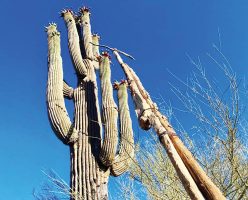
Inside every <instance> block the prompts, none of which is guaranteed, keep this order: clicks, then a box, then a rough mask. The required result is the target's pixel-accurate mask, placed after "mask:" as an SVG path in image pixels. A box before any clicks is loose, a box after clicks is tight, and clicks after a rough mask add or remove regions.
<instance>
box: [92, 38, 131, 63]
mask: <svg viewBox="0 0 248 200" xmlns="http://www.w3.org/2000/svg"><path fill="white" fill-rule="evenodd" d="M90 43H91V44H92V45H95V46H99V47H103V48H106V49H109V50H111V51H117V52H118V53H121V54H123V55H125V56H127V57H128V58H131V59H132V60H135V58H134V57H133V56H131V55H129V54H127V53H125V52H124V51H121V50H118V49H116V48H112V47H109V46H107V45H101V44H94V43H92V42H90Z"/></svg>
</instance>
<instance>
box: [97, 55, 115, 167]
mask: <svg viewBox="0 0 248 200" xmlns="http://www.w3.org/2000/svg"><path fill="white" fill-rule="evenodd" d="M110 76H111V71H110V60H109V55H108V54H107V53H103V55H102V60H101V61H100V79H101V92H102V121H103V126H104V130H105V133H104V140H103V144H102V149H101V152H100V160H101V162H102V163H103V164H104V165H106V166H110V165H111V164H112V162H113V161H114V158H115V153H116V148H117V143H118V129H117V117H118V111H117V106H116V104H115V102H114V98H113V87H112V84H111V81H110Z"/></svg>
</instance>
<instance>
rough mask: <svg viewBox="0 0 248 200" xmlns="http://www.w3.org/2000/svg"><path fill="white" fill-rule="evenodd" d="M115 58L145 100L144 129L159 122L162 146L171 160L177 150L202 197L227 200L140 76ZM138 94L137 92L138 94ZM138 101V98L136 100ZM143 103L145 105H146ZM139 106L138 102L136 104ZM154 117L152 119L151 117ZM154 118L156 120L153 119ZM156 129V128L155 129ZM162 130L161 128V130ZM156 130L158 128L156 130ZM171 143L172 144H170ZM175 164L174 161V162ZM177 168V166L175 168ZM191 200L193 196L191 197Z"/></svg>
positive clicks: (141, 121)
mask: <svg viewBox="0 0 248 200" xmlns="http://www.w3.org/2000/svg"><path fill="white" fill-rule="evenodd" d="M114 54H115V56H116V57H117V60H118V61H119V63H120V65H121V66H122V68H123V70H124V72H125V74H126V77H127V79H128V80H129V81H130V85H131V89H132V90H136V88H137V89H138V92H139V94H140V95H141V97H140V98H139V99H143V101H144V102H145V103H146V107H145V108H144V109H143V111H142V112H141V110H142V109H140V108H139V114H140V115H139V121H140V125H141V127H142V128H144V129H147V128H149V127H150V125H152V126H153V127H154V124H152V121H153V120H154V119H156V120H159V122H160V123H161V125H162V127H163V128H164V129H165V131H164V132H162V134H161V131H160V134H159V131H158V130H159V129H157V131H156V132H157V134H158V135H159V137H160V141H161V143H162V145H163V146H164V147H165V149H166V151H167V153H168V155H169V157H170V159H171V157H172V154H171V155H170V153H171V152H168V149H169V148H175V149H176V152H177V153H178V155H179V157H180V159H181V160H182V161H183V164H184V166H185V167H186V168H187V170H188V172H189V173H190V175H191V177H192V178H193V179H194V182H195V184H196V185H197V187H198V188H199V190H200V191H201V193H202V195H203V196H204V198H205V199H208V200H224V199H226V198H225V197H224V195H223V194H222V192H221V191H220V190H219V188H218V187H217V186H216V185H215V184H214V183H213V182H212V181H211V179H210V178H209V177H208V176H207V174H206V173H205V172H204V170H203V169H202V168H201V167H200V165H199V164H198V163H197V161H196V160H195V158H194V157H193V155H192V154H191V152H190V151H189V150H188V149H187V147H186V146H185V145H184V144H183V142H182V141H181V140H180V138H179V137H178V136H177V135H176V133H175V131H174V129H173V127H172V126H171V125H170V123H169V121H168V120H167V118H166V117H165V116H163V115H162V114H161V113H160V112H159V110H158V108H157V106H156V104H155V103H154V102H153V101H152V100H151V98H150V95H149V93H148V92H147V91H146V90H145V88H144V87H143V85H142V83H141V81H140V80H139V78H138V76H137V75H136V74H135V72H134V71H133V70H132V68H130V67H129V66H128V65H127V64H125V63H124V62H123V61H122V59H121V57H120V55H119V54H118V52H117V51H114ZM132 85H135V87H136V88H134V89H133V88H132ZM136 93H137V92H136ZM136 95H137V94H136ZM136 99H137V98H136ZM145 103H143V105H144V104H145ZM136 104H137V102H136ZM149 112H152V113H153V115H150V116H149V114H147V113H149ZM151 116H152V117H151ZM152 118H154V119H152ZM154 128H155V127H154ZM160 129H161V128H160ZM155 130H156V128H155ZM170 143H171V144H170ZM171 161H172V160H171ZM172 163H173V161H172ZM173 165H174V164H173ZM174 167H175V166H174ZM175 169H176V171H177V173H178V175H179V177H180V179H181V181H182V183H183V185H184V187H185V189H186V191H187V192H188V194H189V195H190V193H192V188H187V186H185V182H184V181H183V180H184V178H181V176H182V175H181V174H180V172H182V171H180V170H183V167H182V166H181V167H180V168H178V169H177V168H176V167H175ZM190 197H191V199H193V198H192V196H191V195H190Z"/></svg>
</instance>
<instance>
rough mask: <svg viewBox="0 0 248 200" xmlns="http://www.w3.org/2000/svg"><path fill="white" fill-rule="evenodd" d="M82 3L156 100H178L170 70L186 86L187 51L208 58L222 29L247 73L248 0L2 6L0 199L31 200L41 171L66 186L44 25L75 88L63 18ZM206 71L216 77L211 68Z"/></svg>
mask: <svg viewBox="0 0 248 200" xmlns="http://www.w3.org/2000/svg"><path fill="white" fill-rule="evenodd" d="M81 5H88V6H90V7H91V9H92V11H91V12H92V26H93V31H94V32H98V33H99V34H100V35H101V36H102V44H107V45H109V46H113V47H118V48H119V49H122V50H125V51H126V52H128V53H130V54H132V55H133V56H134V57H135V58H136V61H135V62H133V61H132V62H130V64H131V65H132V66H133V68H134V69H135V70H136V72H137V73H138V75H140V78H141V80H142V81H143V82H144V85H145V86H146V88H147V89H148V91H150V92H151V95H152V96H155V97H158V96H159V95H160V94H162V95H163V97H164V98H166V99H167V100H170V101H172V102H173V101H174V100H173V99H174V98H175V96H173V94H172V92H171V91H170V89H169V84H168V82H172V83H175V81H174V80H173V77H171V76H170V75H169V74H168V71H167V69H169V70H170V71H172V72H173V73H174V74H176V75H177V76H178V77H180V78H182V79H184V80H185V79H186V78H187V76H188V75H189V74H190V72H191V71H192V66H191V64H190V62H189V60H188V58H187V57H186V53H188V54H190V55H191V56H192V57H197V56H200V57H205V55H206V52H210V51H212V48H211V45H212V43H213V42H215V43H218V28H219V30H220V32H221V41H222V49H223V52H224V53H225V55H226V56H227V57H228V58H229V60H230V62H231V63H232V66H233V69H234V70H235V71H236V72H237V74H239V75H241V76H247V74H248V72H247V66H248V22H247V19H248V14H247V10H248V1H247V0H237V1H233V0H218V1H214V0H209V1H203V0H188V1H179V0H174V1H172V0H170V1H169V0H154V1H148V0H143V1H141V0H136V1H133V0H125V1H116V0H105V1H96V0H91V1H90V0H88V1H65V0H57V1H55V0H54V1H48V0H43V1H31V0H23V1H17V0H12V1H11V0H1V12H0V19H1V32H0V69H1V73H0V91H1V99H0V113H1V115H0V134H1V139H0V158H1V161H0V193H1V195H0V199H9V200H29V199H32V195H31V193H32V190H33V188H35V187H38V186H39V185H40V183H41V182H42V181H43V180H44V175H43V174H42V172H41V170H42V169H54V170H56V171H57V173H58V174H60V176H61V177H63V178H64V179H65V180H69V149H68V148H67V147H66V146H64V145H63V144H62V143H61V142H60V141H59V140H58V139H57V138H56V137H55V135H54V134H53V132H52V130H51V128H50V125H49V122H48V117H47V111H46V104H45V90H46V77H47V57H46V56H47V41H46V33H45V32H44V26H46V25H47V24H48V22H56V23H58V27H59V30H60V31H61V37H62V48H63V51H62V54H63V63H64V72H65V78H66V80H67V81H68V82H70V83H71V84H72V85H75V83H76V81H75V75H74V72H73V68H72V66H71V61H70V59H69V55H68V49H67V41H66V29H65V25H64V22H63V20H62V19H61V18H59V12H60V10H61V9H63V8H68V7H69V8H70V7H72V8H73V9H75V10H77V9H78V8H79V7H80V6H81ZM205 67H206V68H207V73H209V74H210V75H211V76H213V77H214V76H217V77H215V78H217V79H218V72H216V67H214V65H212V66H211V65H206V66H205ZM113 68H114V70H113V73H114V75H113V80H114V79H121V78H123V74H122V73H121V72H120V70H119V66H118V65H114V66H113ZM117 68H118V70H117ZM220 81H221V80H220ZM175 84H177V83H175ZM175 103H177V101H175ZM175 106H176V105H175ZM182 119H183V118H182ZM133 120H134V121H136V119H135V118H134V119H133ZM185 121H187V119H185ZM134 127H135V131H136V132H138V128H137V124H136V123H134ZM111 189H113V188H111ZM112 194H113V192H112Z"/></svg>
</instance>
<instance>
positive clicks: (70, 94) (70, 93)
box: [63, 81, 74, 99]
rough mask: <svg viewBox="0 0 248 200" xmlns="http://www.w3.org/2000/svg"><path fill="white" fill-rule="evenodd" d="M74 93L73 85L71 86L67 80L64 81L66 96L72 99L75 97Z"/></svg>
mask: <svg viewBox="0 0 248 200" xmlns="http://www.w3.org/2000/svg"><path fill="white" fill-rule="evenodd" d="M73 93H74V89H73V88H72V87H70V86H69V85H68V84H67V83H66V81H64V82H63V94H64V97H65V98H66V99H72V98H73V95H74V94H73Z"/></svg>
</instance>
